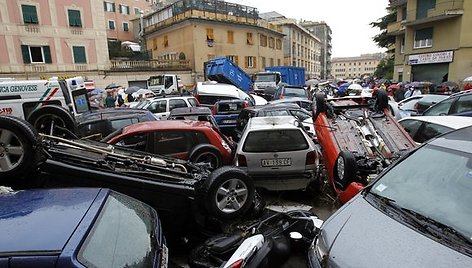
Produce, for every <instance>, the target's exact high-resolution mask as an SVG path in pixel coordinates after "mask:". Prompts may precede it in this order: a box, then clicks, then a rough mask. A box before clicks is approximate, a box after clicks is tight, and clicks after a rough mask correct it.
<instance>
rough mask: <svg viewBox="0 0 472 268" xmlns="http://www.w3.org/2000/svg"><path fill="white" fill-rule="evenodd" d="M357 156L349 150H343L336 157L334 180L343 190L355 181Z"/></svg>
mask: <svg viewBox="0 0 472 268" xmlns="http://www.w3.org/2000/svg"><path fill="white" fill-rule="evenodd" d="M356 172H357V167H356V158H355V157H354V154H353V153H351V152H349V151H342V152H341V153H340V154H339V156H338V158H337V159H336V162H335V165H334V181H335V185H336V186H339V187H340V188H341V189H342V190H344V189H346V187H347V186H348V185H349V183H351V182H352V181H354V178H355V176H356Z"/></svg>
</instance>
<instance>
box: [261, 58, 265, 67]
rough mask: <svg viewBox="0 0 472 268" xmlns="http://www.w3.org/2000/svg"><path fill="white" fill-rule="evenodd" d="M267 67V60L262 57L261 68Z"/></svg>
mask: <svg viewBox="0 0 472 268" xmlns="http://www.w3.org/2000/svg"><path fill="white" fill-rule="evenodd" d="M265 67H266V58H265V57H261V68H265Z"/></svg>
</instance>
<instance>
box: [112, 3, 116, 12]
mask: <svg viewBox="0 0 472 268" xmlns="http://www.w3.org/2000/svg"><path fill="white" fill-rule="evenodd" d="M111 6H112V9H111V10H112V11H113V12H115V11H116V9H115V3H112V4H111Z"/></svg>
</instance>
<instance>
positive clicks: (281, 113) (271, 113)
mask: <svg viewBox="0 0 472 268" xmlns="http://www.w3.org/2000/svg"><path fill="white" fill-rule="evenodd" d="M263 115H264V116H288V115H290V113H289V111H287V110H274V111H265V112H264V113H263Z"/></svg>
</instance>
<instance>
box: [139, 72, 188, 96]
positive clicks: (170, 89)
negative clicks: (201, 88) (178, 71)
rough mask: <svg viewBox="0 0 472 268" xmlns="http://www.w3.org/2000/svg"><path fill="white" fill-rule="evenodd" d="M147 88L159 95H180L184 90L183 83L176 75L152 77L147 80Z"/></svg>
mask: <svg viewBox="0 0 472 268" xmlns="http://www.w3.org/2000/svg"><path fill="white" fill-rule="evenodd" d="M147 87H148V89H149V90H151V91H152V92H154V93H155V94H157V95H170V94H179V93H182V90H183V85H182V82H181V80H180V78H178V77H177V75H175V74H160V75H155V76H151V77H150V78H149V79H148V80H147Z"/></svg>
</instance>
